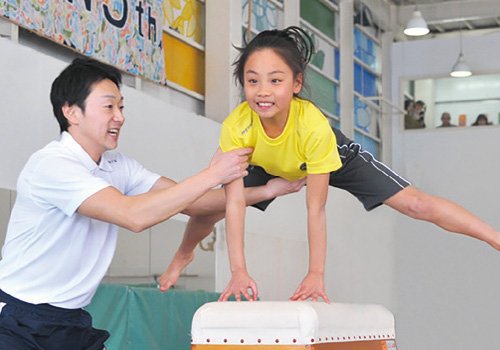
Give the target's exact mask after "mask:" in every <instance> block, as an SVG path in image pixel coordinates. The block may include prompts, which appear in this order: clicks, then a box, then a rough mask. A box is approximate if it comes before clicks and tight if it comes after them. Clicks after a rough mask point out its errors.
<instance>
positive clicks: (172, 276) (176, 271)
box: [159, 252, 194, 292]
mask: <svg viewBox="0 0 500 350" xmlns="http://www.w3.org/2000/svg"><path fill="white" fill-rule="evenodd" d="M193 258H194V252H191V253H190V254H187V255H186V254H182V253H179V252H177V253H175V256H174V259H173V260H172V262H171V263H170V265H168V267H167V270H166V271H165V272H164V273H163V274H162V275H161V276H160V279H159V283H160V290H161V291H162V292H165V291H167V290H168V289H169V288H170V287H172V286H173V285H174V284H175V283H176V282H177V279H178V278H179V276H180V275H181V273H182V270H184V268H186V266H188V265H189V263H190V262H191V261H193Z"/></svg>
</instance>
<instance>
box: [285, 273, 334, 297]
mask: <svg viewBox="0 0 500 350" xmlns="http://www.w3.org/2000/svg"><path fill="white" fill-rule="evenodd" d="M323 280H324V278H323V274H322V273H316V272H309V273H308V274H307V275H306V277H305V278H304V279H303V280H302V282H301V283H300V285H299V287H298V288H297V290H296V291H295V293H294V294H293V295H292V297H291V298H290V300H291V301H297V300H307V299H312V301H317V300H318V298H320V297H321V298H323V300H324V301H326V302H327V303H328V304H330V300H329V299H328V297H327V296H326V293H325V286H324V281H323Z"/></svg>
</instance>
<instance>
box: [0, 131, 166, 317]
mask: <svg viewBox="0 0 500 350" xmlns="http://www.w3.org/2000/svg"><path fill="white" fill-rule="evenodd" d="M158 178H159V175H157V174H154V173H152V172H150V171H148V170H146V169H145V168H144V167H143V166H142V165H140V164H139V163H138V162H137V161H135V160H133V159H131V158H127V157H126V156H124V155H122V154H121V153H118V152H105V153H104V154H103V156H102V158H101V162H100V164H99V165H97V164H96V163H95V162H94V161H93V160H92V159H91V158H90V156H89V155H88V154H87V153H86V152H85V151H84V150H83V148H82V147H81V146H80V145H79V144H78V143H77V142H76V141H75V140H74V139H73V137H72V136H71V135H70V134H69V133H66V132H64V133H63V134H62V135H61V139H60V141H53V142H51V143H49V144H48V145H47V146H45V147H44V148H43V149H41V150H39V151H37V152H35V153H34V154H33V155H32V156H31V157H30V159H29V160H28V162H27V163H26V165H25V167H24V169H23V170H22V172H21V174H20V176H19V179H18V182H17V198H16V202H15V205H14V208H13V209H12V214H11V218H10V221H9V225H8V228H7V237H6V240H5V244H4V246H3V248H2V260H0V289H2V290H3V291H4V292H6V293H8V294H10V295H12V296H14V297H15V298H18V299H21V300H23V301H26V302H29V303H32V304H41V303H49V304H52V305H54V306H58V307H63V308H68V309H76V308H81V307H84V306H86V305H88V304H89V303H90V300H91V299H92V296H93V295H94V293H95V291H96V289H97V287H98V285H99V283H100V281H101V279H102V278H103V277H104V274H105V273H106V271H107V269H108V267H109V264H110V263H111V259H112V258H113V254H114V251H115V247H116V237H117V230H118V228H117V227H116V226H115V225H112V224H109V223H106V222H103V221H99V220H95V219H91V218H88V217H85V216H82V215H79V214H78V213H77V212H76V210H77V209H78V207H79V206H80V204H81V203H82V202H83V201H84V200H85V199H87V198H88V197H90V196H91V195H93V194H94V193H96V192H98V191H100V190H102V189H103V188H105V187H108V186H113V187H115V188H117V189H118V190H119V191H120V192H122V193H123V194H126V195H136V194H140V193H144V192H147V191H149V190H150V189H151V187H152V186H153V185H154V183H155V182H156V181H157V180H158Z"/></svg>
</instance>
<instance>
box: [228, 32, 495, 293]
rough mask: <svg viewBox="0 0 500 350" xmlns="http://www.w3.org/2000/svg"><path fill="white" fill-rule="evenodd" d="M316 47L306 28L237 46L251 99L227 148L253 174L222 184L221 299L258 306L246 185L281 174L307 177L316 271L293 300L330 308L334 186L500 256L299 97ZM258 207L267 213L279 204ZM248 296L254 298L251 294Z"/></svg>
mask: <svg viewBox="0 0 500 350" xmlns="http://www.w3.org/2000/svg"><path fill="white" fill-rule="evenodd" d="M312 53H313V43H312V40H311V38H310V37H309V36H308V35H307V33H306V32H305V31H304V30H302V29H301V28H299V27H289V28H286V29H284V30H271V31H264V32H261V33H260V34H258V35H257V36H256V37H255V38H254V39H253V40H252V41H251V42H250V43H249V44H248V45H247V46H246V47H244V48H242V49H240V56H239V58H238V59H237V61H236V62H235V71H234V75H235V77H236V78H237V80H238V81H239V83H240V84H241V85H242V86H243V90H244V94H245V99H246V101H245V102H243V103H242V104H241V105H240V106H238V107H237V108H236V109H235V110H234V111H233V112H232V113H231V114H230V115H229V116H228V118H227V119H226V120H225V121H224V123H223V125H222V131H221V137H220V148H221V149H222V151H224V152H227V151H230V150H232V149H235V148H240V147H252V148H253V149H254V152H253V154H252V157H251V160H250V167H249V169H248V170H249V174H248V176H247V177H246V178H245V179H238V180H235V181H233V182H231V183H230V184H228V185H226V186H225V191H226V200H227V202H226V230H227V243H228V250H229V258H230V267H231V272H232V278H231V280H230V282H229V284H228V286H227V287H226V288H225V290H224V291H223V292H222V294H221V296H220V298H219V300H221V301H225V300H227V299H228V298H229V297H230V296H231V295H234V296H235V298H236V300H241V295H243V296H244V297H245V298H246V299H247V300H256V299H257V296H258V291H257V286H256V284H255V282H254V280H253V279H252V278H251V277H250V276H249V274H248V272H247V269H246V265H245V258H244V253H243V232H244V218H245V197H244V192H243V189H244V187H251V186H256V185H261V184H264V183H266V182H267V181H268V180H269V179H271V178H273V177H276V176H279V177H283V178H286V179H289V180H295V179H301V178H306V184H307V194H306V202H307V203H306V206H307V219H308V224H307V227H308V240H309V270H308V273H307V275H306V276H305V278H304V279H303V280H302V282H301V283H300V284H299V286H298V288H297V290H296V291H295V293H294V294H293V295H292V296H291V298H290V299H291V300H306V299H312V300H317V299H318V298H323V299H324V300H325V301H326V302H329V299H328V297H327V295H326V294H325V288H324V263H325V255H326V214H325V203H326V200H327V193H328V186H329V185H330V186H335V187H338V188H341V189H344V190H347V191H349V192H350V193H352V194H353V195H354V196H356V197H357V198H358V199H359V200H360V201H361V202H362V203H363V205H364V207H365V209H366V210H371V209H374V208H376V207H377V206H379V205H381V204H387V205H389V206H391V207H392V208H394V209H396V210H398V211H400V212H401V213H403V214H406V215H408V216H411V217H413V218H416V219H420V220H426V221H430V222H432V223H434V224H436V225H438V226H440V227H442V228H443V229H445V230H448V231H452V232H457V233H463V234H466V235H469V236H472V237H475V238H478V239H481V240H483V241H485V242H487V243H489V244H490V245H491V246H493V247H494V248H495V249H500V233H499V232H497V231H495V230H494V229H493V228H492V227H490V226H489V225H487V224H486V223H484V222H483V221H481V220H480V219H479V218H477V217H476V216H474V215H473V214H471V213H469V212H468V211H467V210H465V209H464V208H462V207H460V206H458V205H457V204H455V203H452V202H450V201H448V200H446V199H442V198H438V197H435V196H431V195H428V194H425V193H423V192H421V191H419V190H417V189H416V188H414V187H413V186H410V183H409V182H408V181H406V180H405V179H403V178H401V177H400V176H399V175H397V174H396V173H395V172H394V171H392V170H391V169H389V168H388V167H387V166H385V165H384V164H382V163H380V162H378V161H377V160H376V159H374V158H373V157H372V155H371V154H370V153H368V152H366V151H364V150H363V149H362V148H361V147H360V145H359V144H355V143H354V142H352V141H351V140H349V139H348V138H347V137H345V136H344V135H343V134H342V133H341V132H340V131H339V130H337V129H335V128H334V129H333V131H332V128H331V127H330V126H329V123H328V121H327V119H326V117H325V116H324V115H323V114H322V113H321V111H320V110H319V109H318V108H317V107H315V106H314V105H313V104H312V103H311V102H309V101H307V100H305V99H302V98H300V97H299V93H300V92H301V90H302V87H303V82H304V72H305V69H306V65H307V63H308V62H309V60H310V58H311V55H312ZM272 200H273V199H271V200H268V201H265V202H261V203H257V204H255V205H254V206H255V207H257V208H259V209H261V210H265V208H266V207H267V205H269V203H270V202H271V201H272ZM249 291H250V292H251V293H249Z"/></svg>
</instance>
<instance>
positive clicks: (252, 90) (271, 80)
mask: <svg viewBox="0 0 500 350" xmlns="http://www.w3.org/2000/svg"><path fill="white" fill-rule="evenodd" d="M243 74H244V76H243V79H244V86H243V89H244V92H245V99H246V100H247V102H248V104H249V105H250V108H252V109H253V110H254V111H255V112H256V113H257V114H258V115H259V117H260V118H261V119H263V121H264V120H266V119H274V120H275V121H276V122H284V121H286V120H287V118H288V110H289V109H290V102H291V101H292V98H293V95H294V94H298V93H299V92H300V90H301V88H302V74H299V75H298V76H297V77H294V76H293V71H292V70H291V68H290V67H289V66H288V64H287V63H286V62H285V61H284V60H283V59H282V58H281V57H280V56H279V55H277V54H276V53H275V52H274V51H273V50H272V49H262V50H258V51H255V52H253V53H252V54H251V55H250V56H249V57H248V59H247V62H246V63H245V67H244V72H243Z"/></svg>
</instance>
